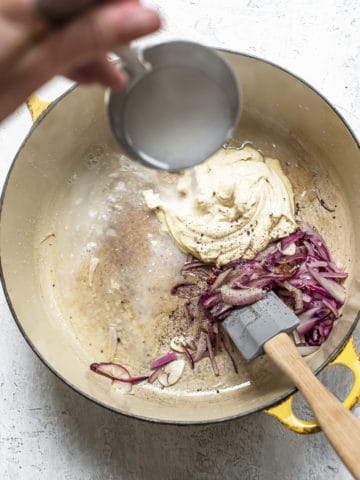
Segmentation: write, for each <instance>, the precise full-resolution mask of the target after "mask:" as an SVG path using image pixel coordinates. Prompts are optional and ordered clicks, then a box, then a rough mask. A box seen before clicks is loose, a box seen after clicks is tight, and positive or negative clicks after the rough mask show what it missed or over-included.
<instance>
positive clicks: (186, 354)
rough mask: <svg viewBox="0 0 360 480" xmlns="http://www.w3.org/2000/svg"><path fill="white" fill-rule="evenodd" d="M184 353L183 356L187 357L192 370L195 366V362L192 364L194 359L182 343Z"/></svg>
mask: <svg viewBox="0 0 360 480" xmlns="http://www.w3.org/2000/svg"><path fill="white" fill-rule="evenodd" d="M184 353H185V357H186V358H187V359H188V361H189V364H190V368H191V369H192V370H194V367H195V364H194V359H193V356H192V354H191V352H190V350H189V349H188V348H187V347H186V346H185V345H184Z"/></svg>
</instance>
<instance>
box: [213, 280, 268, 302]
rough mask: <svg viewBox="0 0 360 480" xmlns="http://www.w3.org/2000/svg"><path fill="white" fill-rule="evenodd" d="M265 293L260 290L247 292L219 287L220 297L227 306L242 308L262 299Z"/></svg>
mask: <svg viewBox="0 0 360 480" xmlns="http://www.w3.org/2000/svg"><path fill="white" fill-rule="evenodd" d="M264 295H265V292H264V290H262V289H261V288H249V289H247V290H238V289H235V288H231V287H228V286H227V285H223V286H222V287H221V296H222V299H223V301H224V302H225V303H226V304H228V305H234V306H235V305H236V306H244V305H250V304H251V303H254V302H257V301H258V300H261V299H262V298H264Z"/></svg>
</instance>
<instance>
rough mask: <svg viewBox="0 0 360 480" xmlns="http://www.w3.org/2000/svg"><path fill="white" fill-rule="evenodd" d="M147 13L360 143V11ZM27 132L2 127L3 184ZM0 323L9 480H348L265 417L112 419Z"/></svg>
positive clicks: (0, 450)
mask: <svg viewBox="0 0 360 480" xmlns="http://www.w3.org/2000/svg"><path fill="white" fill-rule="evenodd" d="M148 3H149V4H152V5H155V6H156V7H157V8H158V9H159V10H160V11H161V13H162V15H163V16H164V18H165V24H164V31H163V32H162V33H161V34H160V35H159V38H161V39H162V40H163V39H171V38H186V39H192V40H196V41H200V42H203V43H207V44H209V45H213V46H217V47H222V48H228V49H232V50H239V51H243V52H248V53H251V54H254V55H257V56H261V57H263V58H266V59H268V60H272V61H274V62H277V63H278V64H280V65H281V66H284V67H286V68H288V69H290V70H291V71H293V72H294V73H296V74H298V75H300V76H301V77H303V78H304V79H306V80H307V81H309V82H310V83H311V84H312V85H313V86H315V87H316V88H318V89H319V90H320V91H321V92H322V93H323V94H325V96H327V97H328V98H329V99H330V100H331V101H332V102H333V103H334V104H335V105H336V106H337V107H338V108H339V110H340V111H341V113H343V115H344V116H345V118H346V119H347V120H348V122H349V123H350V125H351V126H352V128H353V129H354V130H355V132H356V133H357V135H358V136H360V113H359V112H360V20H359V19H360V3H359V1H358V0H318V1H316V2H314V1H312V0H293V1H292V2H289V1H288V0H221V1H220V0H167V1H166V2H165V1H164V2H160V1H149V2H148ZM59 85H60V86H59ZM59 88H60V89H62V88H64V87H63V84H62V83H61V84H59V83H55V84H54V83H53V84H52V85H50V86H49V87H47V88H46V89H44V90H43V92H42V96H43V97H46V96H47V97H48V98H54V96H56V94H57V93H58V92H59ZM29 126H30V117H29V114H28V112H27V111H26V109H25V108H21V109H20V110H19V111H18V112H16V113H15V114H14V115H13V116H12V118H11V119H9V120H8V121H7V122H4V123H3V124H0V152H1V162H0V179H1V182H3V180H4V178H5V175H6V173H7V170H8V168H9V166H10V163H11V160H12V158H13V156H14V154H15V153H16V150H17V148H18V146H19V144H20V143H21V141H22V138H23V137H24V135H25V133H26V131H27V130H28V128H29ZM339 161H340V159H339ZM0 318H1V320H0V322H1V335H0V351H1V357H2V360H1V365H0V387H1V389H0V393H1V395H0V409H1V411H0V476H1V478H2V479H4V480H8V479H26V480H32V479H36V480H37V479H40V480H42V479H44V480H45V479H46V480H47V479H49V478H51V479H52V480H60V479H61V480H70V479H71V480H72V479H79V480H82V479H89V480H93V479H94V480H95V479H104V480H112V479H121V480H125V479H126V480H128V479H136V480H137V479H156V480H162V479H165V480H167V479H171V480H172V479H174V480H177V479H185V478H189V479H204V480H205V479H219V478H224V479H241V480H248V479H249V480H258V479H269V480H272V479H279V480H286V479H290V478H297V480H305V479H306V480H311V479H316V480H322V479H327V480H332V479H334V480H335V479H336V480H347V479H350V478H351V476H350V474H349V473H348V472H347V471H346V469H345V468H344V467H343V466H342V464H341V463H340V461H339V460H338V459H337V457H336V455H335V454H334V453H333V451H332V449H331V447H330V446H329V445H328V443H327V442H326V440H325V438H324V436H323V434H318V435H315V436H311V437H309V436H299V435H296V434H294V433H291V432H289V431H287V430H286V429H285V428H283V427H282V426H281V425H280V424H278V423H277V422H276V421H275V420H273V419H272V418H270V417H267V416H266V415H264V414H255V415H252V416H249V417H246V418H244V419H239V420H237V421H233V422H231V423H226V424H223V425H214V426H206V427H171V426H159V425H152V424H147V423H142V422H139V421H134V420H131V419H127V418H123V417H121V416H118V415H115V414H113V413H111V412H107V411H105V410H103V409H102V408H100V407H98V406H96V405H94V404H92V403H90V402H88V401H87V400H85V399H84V398H82V397H81V396H79V395H77V394H76V393H74V392H73V391H71V390H70V389H69V388H68V387H66V386H65V385H64V384H63V383H61V382H60V381H59V380H57V379H56V378H55V377H54V375H52V374H51V373H50V372H49V371H48V370H47V369H46V368H45V367H44V366H43V365H42V363H41V362H40V361H39V360H38V359H37V358H36V357H35V355H34V354H33V353H32V351H31V350H30V348H29V347H28V345H27V344H26V342H25V340H24V339H23V338H22V336H21V335H20V333H19V331H18V330H17V327H16V326H15V323H14V322H13V320H12V318H11V316H10V313H9V311H8V308H7V306H6V302H5V300H4V298H3V294H2V293H1V298H0ZM357 337H359V334H358V332H357ZM357 343H358V346H359V342H357ZM325 377H326V380H328V382H329V384H331V385H333V386H336V391H339V392H340V391H342V392H343V393H345V390H346V389H347V388H348V387H349V385H350V379H349V377H348V376H344V375H343V372H342V371H336V372H330V371H329V372H328V373H327V374H325ZM356 414H357V416H360V409H359V408H358V409H357V411H356Z"/></svg>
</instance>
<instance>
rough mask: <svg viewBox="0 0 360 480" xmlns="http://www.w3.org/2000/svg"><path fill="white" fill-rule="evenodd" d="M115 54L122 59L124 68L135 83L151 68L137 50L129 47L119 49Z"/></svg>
mask: <svg viewBox="0 0 360 480" xmlns="http://www.w3.org/2000/svg"><path fill="white" fill-rule="evenodd" d="M114 53H115V54H116V55H118V57H120V60H121V65H122V68H123V69H124V70H125V71H126V73H127V74H128V75H129V77H130V80H131V81H133V80H134V79H135V78H137V77H141V76H142V75H143V74H144V73H145V72H146V71H147V70H148V69H149V68H148V64H146V63H143V62H142V61H141V58H140V57H139V56H138V54H137V53H136V51H135V50H132V49H131V48H129V47H128V46H123V47H119V48H117V49H116V50H115V51H114Z"/></svg>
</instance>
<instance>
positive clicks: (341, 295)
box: [308, 266, 345, 304]
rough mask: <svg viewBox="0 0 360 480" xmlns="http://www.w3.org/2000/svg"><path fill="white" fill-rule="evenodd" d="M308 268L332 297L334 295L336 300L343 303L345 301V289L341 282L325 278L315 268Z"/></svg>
mask: <svg viewBox="0 0 360 480" xmlns="http://www.w3.org/2000/svg"><path fill="white" fill-rule="evenodd" d="M308 270H309V272H310V273H311V275H312V276H313V277H314V279H315V280H316V281H317V282H318V283H319V284H320V285H321V286H322V287H323V288H324V289H325V290H326V291H327V292H328V293H329V294H330V296H331V297H334V298H335V300H337V301H338V302H340V303H341V304H343V303H344V302H345V289H344V287H343V286H342V285H341V284H340V283H337V282H335V281H334V280H330V279H329V278H325V277H323V276H322V275H321V273H319V272H317V271H316V270H313V269H312V268H310V267H309V266H308Z"/></svg>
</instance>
